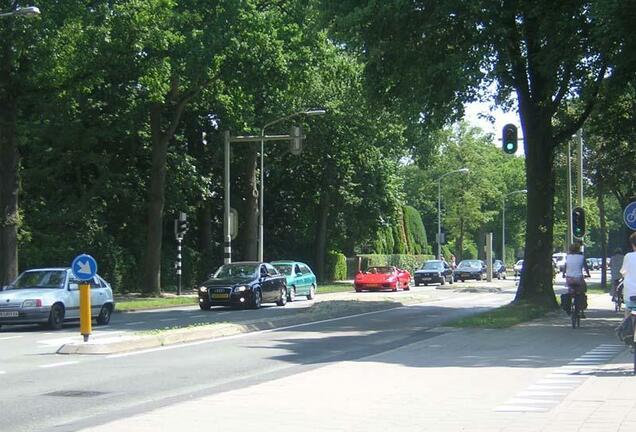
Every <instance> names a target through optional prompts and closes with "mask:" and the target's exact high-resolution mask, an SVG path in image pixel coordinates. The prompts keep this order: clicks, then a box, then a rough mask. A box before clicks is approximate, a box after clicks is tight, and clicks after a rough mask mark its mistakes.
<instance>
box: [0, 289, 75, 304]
mask: <svg viewBox="0 0 636 432" xmlns="http://www.w3.org/2000/svg"><path fill="white" fill-rule="evenodd" d="M62 291H63V290H62V289H61V288H50V289H45V288H24V289H9V290H4V291H0V304H2V303H13V302H19V301H23V300H27V299H34V298H48V297H54V296H56V295H59V293H60V292H62ZM7 300H8V301H7Z"/></svg>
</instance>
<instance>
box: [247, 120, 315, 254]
mask: <svg viewBox="0 0 636 432" xmlns="http://www.w3.org/2000/svg"><path fill="white" fill-rule="evenodd" d="M325 113H326V111H325V110H324V109H306V110H302V111H297V112H295V113H292V114H289V115H287V116H285V117H281V118H279V119H276V120H274V121H271V122H269V123H267V124H265V126H263V128H262V129H261V169H260V171H261V181H260V193H259V207H258V260H259V261H263V210H264V207H265V206H264V201H265V170H264V163H265V157H264V156H265V129H267V128H268V127H270V126H273V125H275V124H276V123H280V122H282V121H285V120H288V119H290V118H293V117H296V116H300V115H306V116H318V115H323V114H325Z"/></svg>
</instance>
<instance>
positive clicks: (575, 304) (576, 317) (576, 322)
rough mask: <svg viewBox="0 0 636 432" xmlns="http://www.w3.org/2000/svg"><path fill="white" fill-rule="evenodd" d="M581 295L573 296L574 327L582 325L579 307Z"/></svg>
mask: <svg viewBox="0 0 636 432" xmlns="http://www.w3.org/2000/svg"><path fill="white" fill-rule="evenodd" d="M578 297H579V296H577V295H575V296H572V309H573V311H572V328H577V327H580V326H581V310H580V309H579V299H578Z"/></svg>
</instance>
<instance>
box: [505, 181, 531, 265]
mask: <svg viewBox="0 0 636 432" xmlns="http://www.w3.org/2000/svg"><path fill="white" fill-rule="evenodd" d="M518 193H528V189H519V190H516V191H512V192H509V193H507V194H505V195H504V196H503V197H501V261H502V262H503V264H504V266H505V265H506V197H507V196H508V195H513V194H518Z"/></svg>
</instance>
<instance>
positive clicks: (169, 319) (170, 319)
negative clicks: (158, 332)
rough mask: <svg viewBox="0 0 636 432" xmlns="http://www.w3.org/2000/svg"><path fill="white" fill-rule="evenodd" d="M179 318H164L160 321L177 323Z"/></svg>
mask: <svg viewBox="0 0 636 432" xmlns="http://www.w3.org/2000/svg"><path fill="white" fill-rule="evenodd" d="M178 319H179V318H163V319H160V320H159V321H161V322H168V321H177V320H178Z"/></svg>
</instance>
